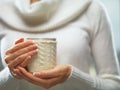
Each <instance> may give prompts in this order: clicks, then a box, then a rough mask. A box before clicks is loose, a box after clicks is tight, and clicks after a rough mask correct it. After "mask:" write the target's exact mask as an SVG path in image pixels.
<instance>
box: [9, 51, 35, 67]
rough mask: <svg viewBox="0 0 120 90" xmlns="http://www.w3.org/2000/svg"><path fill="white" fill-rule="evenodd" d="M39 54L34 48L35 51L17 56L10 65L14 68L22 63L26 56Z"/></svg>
mask: <svg viewBox="0 0 120 90" xmlns="http://www.w3.org/2000/svg"><path fill="white" fill-rule="evenodd" d="M36 54H37V51H36V50H34V51H31V52H29V53H26V54H23V55H21V56H19V57H17V58H16V59H15V60H14V61H11V62H10V63H9V67H10V68H11V69H12V68H16V67H17V66H18V65H19V64H21V63H23V61H24V60H25V59H26V57H28V56H31V57H32V56H34V55H36Z"/></svg>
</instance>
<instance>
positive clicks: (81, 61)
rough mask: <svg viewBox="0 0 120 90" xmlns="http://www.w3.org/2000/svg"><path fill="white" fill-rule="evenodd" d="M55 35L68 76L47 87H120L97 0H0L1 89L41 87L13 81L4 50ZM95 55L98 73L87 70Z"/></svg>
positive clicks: (103, 89)
mask: <svg viewBox="0 0 120 90" xmlns="http://www.w3.org/2000/svg"><path fill="white" fill-rule="evenodd" d="M21 37H23V38H27V37H32V38H56V40H57V62H58V64H69V65H72V67H73V71H72V76H71V77H70V78H69V79H68V80H67V81H65V82H64V83H62V84H59V85H56V86H54V87H52V88H51V89H50V90H120V77H119V70H118V69H119V67H118V61H117V57H116V53H115V52H114V48H113V44H112V38H111V25H110V23H109V20H108V17H107V15H106V12H105V9H104V7H103V5H102V4H100V3H99V2H98V1H95V0H41V1H38V2H36V3H33V4H30V0H0V40H1V62H0V65H2V66H0V67H1V69H2V70H1V72H0V90H44V89H43V88H41V87H40V86H36V85H33V84H31V83H28V82H26V81H23V80H18V79H15V78H14V77H12V76H11V74H10V71H9V69H8V67H7V65H6V64H5V61H4V57H5V51H6V50H7V49H8V48H10V47H12V46H13V45H14V41H15V40H16V39H18V38H21ZM92 58H93V61H94V63H95V67H96V72H97V75H96V76H92V75H90V74H89V70H90V62H91V59H92Z"/></svg>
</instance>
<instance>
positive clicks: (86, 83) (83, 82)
mask: <svg viewBox="0 0 120 90" xmlns="http://www.w3.org/2000/svg"><path fill="white" fill-rule="evenodd" d="M71 67H72V72H71V75H70V77H69V78H68V80H67V81H66V82H71V86H72V87H75V88H77V89H79V90H80V89H82V90H89V89H90V90H91V89H92V90H94V89H95V87H96V85H95V81H94V79H93V77H92V76H90V75H89V74H86V73H84V72H82V71H80V70H79V69H77V68H76V67H74V66H71Z"/></svg>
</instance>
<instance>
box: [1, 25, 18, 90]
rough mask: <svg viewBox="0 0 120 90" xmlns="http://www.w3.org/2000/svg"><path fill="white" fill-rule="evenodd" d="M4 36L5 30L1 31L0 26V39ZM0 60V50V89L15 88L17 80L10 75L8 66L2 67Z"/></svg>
mask: <svg viewBox="0 0 120 90" xmlns="http://www.w3.org/2000/svg"><path fill="white" fill-rule="evenodd" d="M4 36H5V32H3V31H2V27H1V26H0V41H1V39H2V38H3V37H4ZM0 44H1V43H0ZM0 46H1V45H0ZM0 51H1V50H0ZM1 60H2V59H1V52H0V90H10V88H15V87H16V86H17V84H18V80H17V79H16V78H14V77H13V76H12V75H11V73H10V70H9V68H8V67H3V65H2V61H1ZM13 83H14V84H13Z"/></svg>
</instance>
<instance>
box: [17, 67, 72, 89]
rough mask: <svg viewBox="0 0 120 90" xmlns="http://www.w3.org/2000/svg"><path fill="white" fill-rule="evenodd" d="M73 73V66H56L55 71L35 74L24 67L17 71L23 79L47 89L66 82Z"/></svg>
mask: <svg viewBox="0 0 120 90" xmlns="http://www.w3.org/2000/svg"><path fill="white" fill-rule="evenodd" d="M71 72H72V70H71V66H67V65H62V66H56V67H55V68H54V69H51V70H44V71H40V72H36V73H33V74H31V73H29V72H28V71H27V70H26V69H25V68H22V67H18V69H17V71H16V73H17V75H19V76H20V77H22V78H23V79H25V80H27V81H29V82H31V83H33V84H36V85H39V86H41V87H44V88H46V89H48V88H51V87H53V86H55V85H57V84H60V83H63V82H64V81H66V80H67V79H68V78H69V76H70V75H71Z"/></svg>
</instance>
